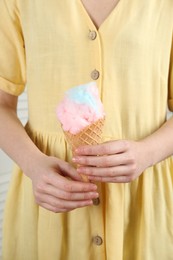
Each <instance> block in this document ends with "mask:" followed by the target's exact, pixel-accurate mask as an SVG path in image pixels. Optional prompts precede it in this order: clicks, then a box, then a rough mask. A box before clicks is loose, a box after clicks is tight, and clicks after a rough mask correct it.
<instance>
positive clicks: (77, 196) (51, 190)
mask: <svg viewBox="0 0 173 260" xmlns="http://www.w3.org/2000/svg"><path fill="white" fill-rule="evenodd" d="M44 193H45V194H48V195H51V196H53V197H56V198H59V199H63V200H68V201H76V200H92V199H96V198H98V196H99V194H98V192H80V193H70V192H66V191H63V190H59V189H57V188H55V187H53V186H51V185H47V187H46V189H45V191H44Z"/></svg>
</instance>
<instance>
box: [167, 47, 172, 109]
mask: <svg viewBox="0 0 173 260" xmlns="http://www.w3.org/2000/svg"><path fill="white" fill-rule="evenodd" d="M168 108H169V110H170V111H172V112H173V43H172V51H171V60H170V71H169V89H168Z"/></svg>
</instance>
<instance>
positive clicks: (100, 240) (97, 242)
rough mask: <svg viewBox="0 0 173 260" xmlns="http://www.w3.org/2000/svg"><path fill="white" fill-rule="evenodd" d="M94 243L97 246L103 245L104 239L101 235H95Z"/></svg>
mask: <svg viewBox="0 0 173 260" xmlns="http://www.w3.org/2000/svg"><path fill="white" fill-rule="evenodd" d="M93 243H94V244H95V245H97V246H101V245H102V244H103V239H102V238H101V237H100V236H95V237H94V238H93Z"/></svg>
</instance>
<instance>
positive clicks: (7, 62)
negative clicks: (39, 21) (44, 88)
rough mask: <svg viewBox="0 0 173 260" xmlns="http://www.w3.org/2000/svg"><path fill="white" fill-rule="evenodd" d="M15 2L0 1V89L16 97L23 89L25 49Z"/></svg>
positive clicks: (8, 0)
mask: <svg viewBox="0 0 173 260" xmlns="http://www.w3.org/2000/svg"><path fill="white" fill-rule="evenodd" d="M14 1H15V0H0V89H1V90H3V91H5V92H7V93H9V94H12V95H15V96H18V95H20V94H21V93H22V92H23V90H24V87H25V47H24V40H23V34H22V29H21V25H20V18H19V10H18V8H17V6H16V4H15V2H14Z"/></svg>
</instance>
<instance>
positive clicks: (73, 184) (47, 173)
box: [26, 155, 99, 213]
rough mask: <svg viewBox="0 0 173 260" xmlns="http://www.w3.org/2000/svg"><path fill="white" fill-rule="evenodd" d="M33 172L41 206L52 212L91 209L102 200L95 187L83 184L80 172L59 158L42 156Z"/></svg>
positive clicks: (34, 185)
mask: <svg viewBox="0 0 173 260" xmlns="http://www.w3.org/2000/svg"><path fill="white" fill-rule="evenodd" d="M34 164H35V165H34ZM29 171H30V172H31V171H32V175H31V174H30V177H31V180H32V184H33V191H34V196H35V200H36V202H37V204H39V205H40V206H42V207H44V208H45V209H48V210H50V211H53V212H56V213H58V212H66V211H71V210H73V209H76V208H80V207H85V206H89V205H91V204H92V199H94V198H97V197H98V196H99V195H98V193H97V192H96V189H97V186H96V185H95V184H92V183H84V182H82V180H81V177H80V175H79V174H78V173H77V172H76V169H74V168H73V167H72V166H71V165H70V164H68V163H67V162H64V161H62V160H60V159H57V158H55V157H48V156H46V155H43V156H41V157H40V156H39V158H37V160H36V162H35V163H32V166H30V169H29ZM26 175H29V174H26Z"/></svg>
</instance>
